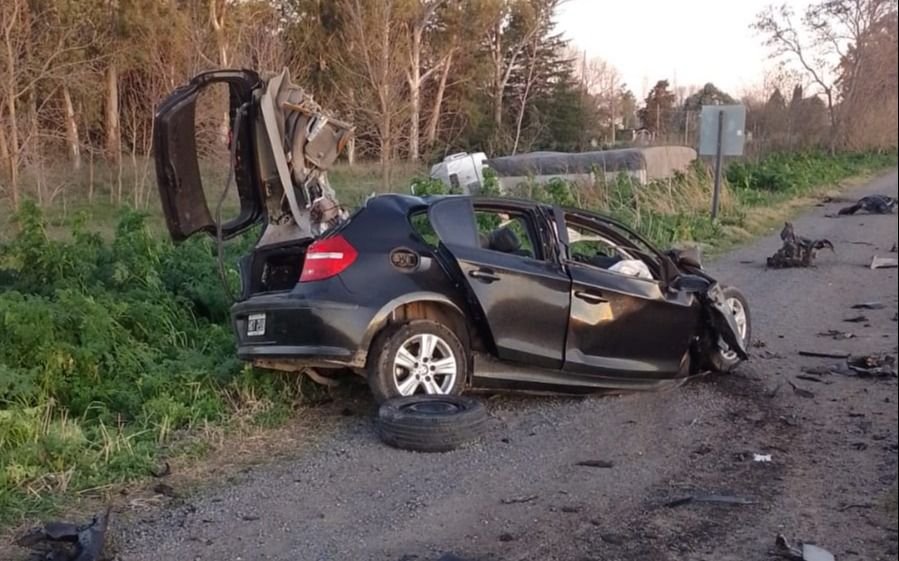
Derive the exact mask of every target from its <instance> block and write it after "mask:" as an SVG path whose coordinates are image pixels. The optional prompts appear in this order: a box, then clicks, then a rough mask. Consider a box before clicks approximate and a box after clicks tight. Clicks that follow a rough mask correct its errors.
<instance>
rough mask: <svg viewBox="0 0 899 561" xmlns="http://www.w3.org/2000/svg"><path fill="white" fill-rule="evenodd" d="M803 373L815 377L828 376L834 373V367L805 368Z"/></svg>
mask: <svg viewBox="0 0 899 561" xmlns="http://www.w3.org/2000/svg"><path fill="white" fill-rule="evenodd" d="M802 371H803V372H805V373H806V374H812V375H814V376H826V375H828V374H833V373H834V367H833V366H803V367H802ZM797 378H798V376H797Z"/></svg>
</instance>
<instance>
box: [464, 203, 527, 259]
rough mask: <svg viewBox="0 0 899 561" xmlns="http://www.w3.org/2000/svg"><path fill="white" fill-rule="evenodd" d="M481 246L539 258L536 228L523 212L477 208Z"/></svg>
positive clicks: (476, 218) (476, 220) (476, 215)
mask: <svg viewBox="0 0 899 561" xmlns="http://www.w3.org/2000/svg"><path fill="white" fill-rule="evenodd" d="M475 222H476V224H477V225H478V237H479V238H480V242H481V247H483V248H484V249H489V250H492V251H499V252H502V253H512V254H515V255H521V256H522V257H530V258H532V259H536V258H539V256H538V255H537V251H536V250H535V248H536V247H537V244H536V240H535V236H534V230H533V228H532V226H531V223H530V221H529V220H528V218H527V217H526V216H525V215H524V214H521V213H512V212H503V211H497V210H475Z"/></svg>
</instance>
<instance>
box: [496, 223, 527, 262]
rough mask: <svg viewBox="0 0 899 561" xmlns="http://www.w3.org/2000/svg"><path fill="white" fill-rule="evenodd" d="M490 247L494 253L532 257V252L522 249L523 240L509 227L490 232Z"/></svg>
mask: <svg viewBox="0 0 899 561" xmlns="http://www.w3.org/2000/svg"><path fill="white" fill-rule="evenodd" d="M488 247H489V249H492V250H494V251H501V252H503V253H512V254H514V255H521V256H524V257H531V252H530V251H528V250H526V249H522V248H521V240H520V239H518V235H517V234H515V232H514V231H512V229H511V228H509V227H508V226H502V227H500V228H497V229H496V230H494V231H492V232H490V237H489V241H488Z"/></svg>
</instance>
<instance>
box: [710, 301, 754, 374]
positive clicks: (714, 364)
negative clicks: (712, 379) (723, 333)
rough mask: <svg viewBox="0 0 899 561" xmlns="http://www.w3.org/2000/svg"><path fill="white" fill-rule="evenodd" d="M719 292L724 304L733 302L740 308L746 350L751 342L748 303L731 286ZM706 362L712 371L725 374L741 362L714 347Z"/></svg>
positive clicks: (733, 354)
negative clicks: (743, 324) (743, 323)
mask: <svg viewBox="0 0 899 561" xmlns="http://www.w3.org/2000/svg"><path fill="white" fill-rule="evenodd" d="M721 292H722V294H723V296H724V300H725V302H730V301H735V302H737V303H738V304H739V306H740V308H741V312H742V314H743V316H744V318H745V319H744V322H745V326H746V328H745V331H744V333H743V343H744V345H745V346H746V347H747V348H748V347H749V344H750V341H752V316H751V315H750V313H749V302H748V301H747V300H746V297H745V296H744V295H743V293H742V292H740V291H739V290H738V289H736V288H734V287H732V286H724V287H722V289H721ZM713 345H714V344H713ZM708 362H709V368H710V369H711V370H712V371H714V372H723V373H727V372H732V371H733V370H734V368H736V367H737V365H738V364H740V363H741V362H743V360H742V359H741V358H740V357H739V356H737V354H736V353H734V352H733V351H728V350H727V349H722V348H720V347H719V346H718V345H714V348H713V349H711V350H710V351H709V353H708Z"/></svg>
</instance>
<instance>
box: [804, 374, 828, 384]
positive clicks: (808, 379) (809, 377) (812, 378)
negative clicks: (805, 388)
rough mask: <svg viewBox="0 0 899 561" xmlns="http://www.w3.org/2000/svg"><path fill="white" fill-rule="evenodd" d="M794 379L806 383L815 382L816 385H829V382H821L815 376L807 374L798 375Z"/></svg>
mask: <svg viewBox="0 0 899 561" xmlns="http://www.w3.org/2000/svg"><path fill="white" fill-rule="evenodd" d="M796 379H797V380H805V381H806V382H815V383H817V384H830V382H828V381H826V380H822V379H821V378H818V377H817V376H812V375H809V374H798V375H797V376H796Z"/></svg>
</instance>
